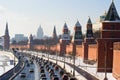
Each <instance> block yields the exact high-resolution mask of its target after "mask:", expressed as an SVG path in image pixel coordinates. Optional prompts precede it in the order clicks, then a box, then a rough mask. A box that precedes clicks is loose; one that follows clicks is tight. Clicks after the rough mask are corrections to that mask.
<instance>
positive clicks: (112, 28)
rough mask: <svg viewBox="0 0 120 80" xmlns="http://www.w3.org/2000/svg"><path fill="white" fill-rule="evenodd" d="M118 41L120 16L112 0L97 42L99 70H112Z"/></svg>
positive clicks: (119, 36) (119, 38) (119, 39)
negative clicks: (114, 49)
mask: <svg viewBox="0 0 120 80" xmlns="http://www.w3.org/2000/svg"><path fill="white" fill-rule="evenodd" d="M118 41H120V17H119V15H118V13H117V10H116V7H115V4H114V1H112V3H111V5H110V7H109V10H108V12H107V14H106V17H105V20H104V21H103V22H102V34H101V38H100V39H98V44H97V45H98V50H97V51H98V64H97V66H98V72H104V71H105V69H106V71H107V72H112V68H113V43H114V42H118ZM104 67H106V68H104ZM102 68H103V69H102ZM108 68H109V69H108Z"/></svg>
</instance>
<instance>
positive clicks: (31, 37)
mask: <svg viewBox="0 0 120 80" xmlns="http://www.w3.org/2000/svg"><path fill="white" fill-rule="evenodd" d="M28 49H30V50H33V36H32V34H30V37H29V41H28Z"/></svg>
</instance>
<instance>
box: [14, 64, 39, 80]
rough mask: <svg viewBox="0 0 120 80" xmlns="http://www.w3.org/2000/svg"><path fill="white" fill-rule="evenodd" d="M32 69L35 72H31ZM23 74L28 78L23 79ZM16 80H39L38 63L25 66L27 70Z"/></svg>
mask: <svg viewBox="0 0 120 80" xmlns="http://www.w3.org/2000/svg"><path fill="white" fill-rule="evenodd" d="M30 69H34V72H29V70H30ZM21 73H26V77H21V76H20V74H21ZM14 80H39V70H38V65H37V64H36V62H34V63H33V64H31V63H30V66H27V64H26V66H25V68H24V69H23V70H22V71H21V72H20V73H19V75H18V76H16V77H15V79H14Z"/></svg>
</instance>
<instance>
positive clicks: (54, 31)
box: [53, 26, 56, 34]
mask: <svg viewBox="0 0 120 80" xmlns="http://www.w3.org/2000/svg"><path fill="white" fill-rule="evenodd" d="M53 33H54V34H56V28H55V26H54V30H53Z"/></svg>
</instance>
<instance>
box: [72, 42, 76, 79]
mask: <svg viewBox="0 0 120 80" xmlns="http://www.w3.org/2000/svg"><path fill="white" fill-rule="evenodd" d="M75 55H76V44H75V43H73V76H74V77H75Z"/></svg>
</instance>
